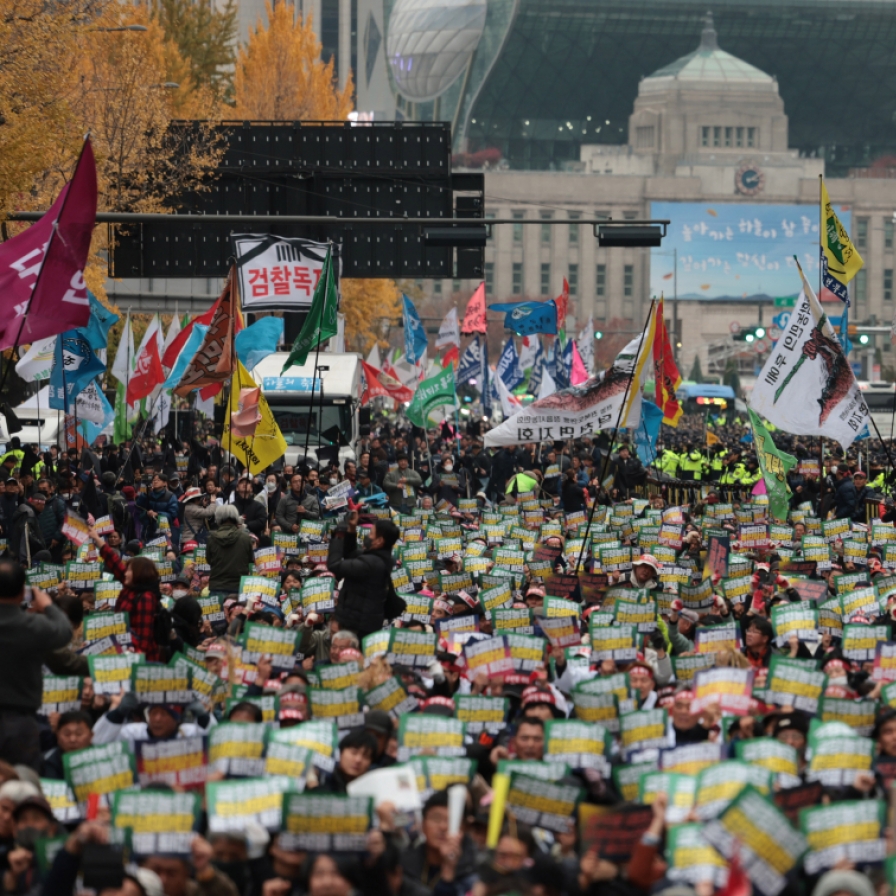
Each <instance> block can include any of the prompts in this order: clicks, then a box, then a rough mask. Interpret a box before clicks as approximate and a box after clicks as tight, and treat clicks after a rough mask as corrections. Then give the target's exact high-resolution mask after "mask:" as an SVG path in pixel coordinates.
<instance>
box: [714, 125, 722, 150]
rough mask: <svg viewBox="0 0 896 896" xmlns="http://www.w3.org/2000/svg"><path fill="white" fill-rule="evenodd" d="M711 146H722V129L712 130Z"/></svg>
mask: <svg viewBox="0 0 896 896" xmlns="http://www.w3.org/2000/svg"><path fill="white" fill-rule="evenodd" d="M712 145H713V146H721V145H722V129H721V128H713V129H712Z"/></svg>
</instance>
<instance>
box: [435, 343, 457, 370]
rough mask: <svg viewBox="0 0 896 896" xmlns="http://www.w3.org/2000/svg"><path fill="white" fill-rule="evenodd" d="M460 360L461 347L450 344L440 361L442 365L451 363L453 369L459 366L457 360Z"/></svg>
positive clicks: (445, 365)
mask: <svg viewBox="0 0 896 896" xmlns="http://www.w3.org/2000/svg"><path fill="white" fill-rule="evenodd" d="M459 360H460V349H459V348H458V346H456V345H452V346H449V348H448V351H447V352H445V354H444V355H442V357H441V360H440V363H441V365H442V367H447V366H448V365H449V364H450V365H451V369H452V370H453V369H454V368H455V367H456V366H457V362H458V361H459Z"/></svg>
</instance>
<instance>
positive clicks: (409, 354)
mask: <svg viewBox="0 0 896 896" xmlns="http://www.w3.org/2000/svg"><path fill="white" fill-rule="evenodd" d="M401 305H402V317H403V323H404V354H405V357H406V358H407V359H408V361H409V362H410V363H411V364H416V363H418V362H419V361H420V359H421V358H422V357H423V355H424V353H425V352H426V330H424V329H423V322H422V321H421V320H420V315H419V314H417V309H416V308H415V307H414V303H413V302H412V301H411V300H410V299H409V298H408V297H407V296H406V295H404V294H402V296H401Z"/></svg>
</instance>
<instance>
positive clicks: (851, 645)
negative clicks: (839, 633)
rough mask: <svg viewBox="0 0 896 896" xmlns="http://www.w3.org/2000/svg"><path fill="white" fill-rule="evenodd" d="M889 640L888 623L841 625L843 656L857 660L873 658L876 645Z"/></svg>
mask: <svg viewBox="0 0 896 896" xmlns="http://www.w3.org/2000/svg"><path fill="white" fill-rule="evenodd" d="M889 640H890V626H889V625H864V624H863V623H856V624H851V625H844V626H843V643H842V645H841V647H842V650H843V656H845V657H846V658H847V659H850V660H855V661H857V662H866V661H869V660H873V659H874V656H875V653H876V652H877V645H878V644H879V643H881V642H883V641H889Z"/></svg>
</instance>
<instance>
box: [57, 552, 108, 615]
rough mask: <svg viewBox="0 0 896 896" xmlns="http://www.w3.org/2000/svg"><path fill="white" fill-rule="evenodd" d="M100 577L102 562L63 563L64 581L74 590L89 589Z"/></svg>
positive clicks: (101, 574)
mask: <svg viewBox="0 0 896 896" xmlns="http://www.w3.org/2000/svg"><path fill="white" fill-rule="evenodd" d="M102 577H103V564H102V563H77V562H75V561H74V560H70V561H69V562H68V563H66V564H65V581H66V582H68V585H69V587H70V588H72V589H74V590H75V591H90V589H91V588H93V584H94V582H98V581H99V580H100V579H101V578H102ZM85 621H86V620H85Z"/></svg>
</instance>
